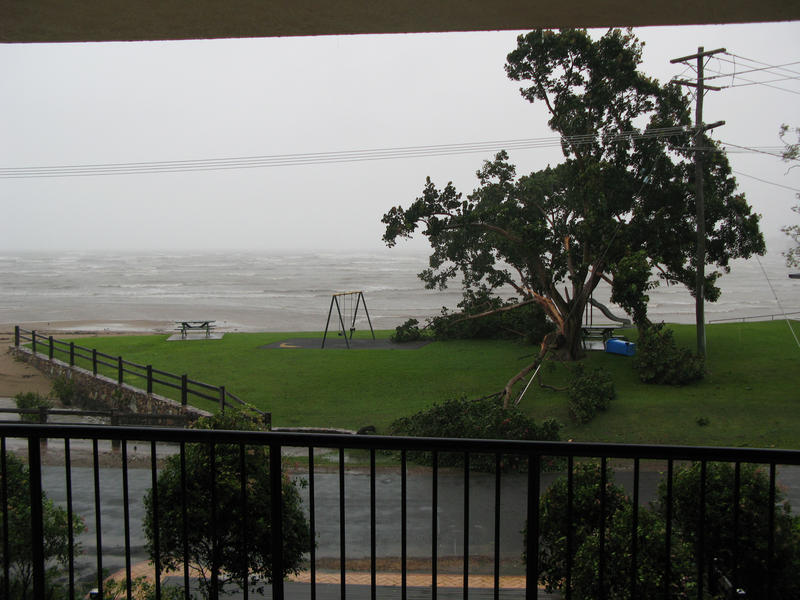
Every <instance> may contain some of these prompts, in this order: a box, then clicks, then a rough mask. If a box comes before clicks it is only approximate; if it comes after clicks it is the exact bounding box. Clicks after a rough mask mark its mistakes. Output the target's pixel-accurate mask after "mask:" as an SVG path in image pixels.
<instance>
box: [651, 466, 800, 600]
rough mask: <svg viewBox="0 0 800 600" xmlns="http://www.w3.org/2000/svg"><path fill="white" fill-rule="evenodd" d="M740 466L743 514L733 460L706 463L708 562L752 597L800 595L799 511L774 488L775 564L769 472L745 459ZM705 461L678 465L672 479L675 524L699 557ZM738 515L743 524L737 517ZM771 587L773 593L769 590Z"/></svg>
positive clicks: (662, 492) (662, 502)
mask: <svg viewBox="0 0 800 600" xmlns="http://www.w3.org/2000/svg"><path fill="white" fill-rule="evenodd" d="M740 468H741V471H740V491H739V503H738V505H739V506H738V515H737V514H735V512H736V502H735V481H736V473H735V468H734V466H733V465H731V464H730V463H707V464H706V474H705V482H706V483H705V487H706V489H705V498H706V501H705V527H704V531H703V534H704V543H703V555H702V558H703V564H705V565H706V568H711V566H712V565H713V564H714V561H715V560H716V561H717V562H716V564H717V568H718V569H719V570H720V571H721V572H722V574H723V575H725V576H726V577H727V578H728V579H729V580H731V581H732V582H734V583H735V585H736V587H739V588H742V589H743V590H744V591H745V592H746V593H747V598H750V599H760V598H768V597H769V598H772V599H775V600H787V599H789V598H800V516H797V515H793V514H792V509H791V506H790V505H789V502H788V501H787V500H786V496H785V493H784V492H783V491H782V490H781V489H780V488H779V487H778V488H777V489H776V491H775V494H776V495H775V505H774V509H775V513H774V519H775V521H774V523H775V539H774V544H775V545H774V554H773V561H772V568H771V570H770V569H769V565H768V561H767V556H768V548H769V520H770V514H769V513H770V496H769V474H768V473H767V472H766V470H765V469H763V468H760V467H758V466H756V465H752V464H747V463H743V464H742V465H741V467H740ZM701 472H702V467H701V464H700V463H694V464H692V465H686V466H679V467H677V468H676V469H675V476H674V480H673V484H672V497H673V511H674V515H675V527H676V530H677V532H678V534H679V535H680V536H681V537H683V538H684V539H685V540H686V542H687V543H688V544H689V545H690V547H691V548H692V550H693V552H694V560H695V561H696V562H698V561H699V559H700V543H699V541H700V536H699V523H700V509H701V506H700V498H701V494H700V482H701ZM666 492H667V490H666V483H665V482H662V484H661V485H660V487H659V506H660V509H661V512H662V513H665V512H666V497H667V493H666ZM737 520H738V527H737V528H734V523H735V522H736V521H737ZM768 590H769V593H768Z"/></svg>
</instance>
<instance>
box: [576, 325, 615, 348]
mask: <svg viewBox="0 0 800 600" xmlns="http://www.w3.org/2000/svg"><path fill="white" fill-rule="evenodd" d="M618 328H619V326H615V325H584V326H583V327H582V328H581V329H582V333H583V347H584V348H586V341H587V340H590V339H595V340H603V346H605V345H606V342H607V341H608V340H609V339H611V338H612V337H614V330H615V329H618Z"/></svg>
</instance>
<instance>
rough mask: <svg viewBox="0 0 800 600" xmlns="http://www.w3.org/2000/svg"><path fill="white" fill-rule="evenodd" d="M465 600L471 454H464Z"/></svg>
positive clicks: (467, 595) (467, 573)
mask: <svg viewBox="0 0 800 600" xmlns="http://www.w3.org/2000/svg"><path fill="white" fill-rule="evenodd" d="M463 568H464V587H463V592H464V600H468V598H469V452H464V567H463Z"/></svg>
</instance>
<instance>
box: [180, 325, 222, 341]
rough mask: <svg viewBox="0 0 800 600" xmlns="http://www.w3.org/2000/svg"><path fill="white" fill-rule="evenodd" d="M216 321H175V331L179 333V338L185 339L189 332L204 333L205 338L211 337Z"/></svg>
mask: <svg viewBox="0 0 800 600" xmlns="http://www.w3.org/2000/svg"><path fill="white" fill-rule="evenodd" d="M214 323H216V321H175V324H176V325H177V327H176V329H177V330H178V331H180V332H181V337H184V338H185V337H186V334H187V333H189V332H190V331H205V332H206V337H208V336H210V335H211V330H212V329H214Z"/></svg>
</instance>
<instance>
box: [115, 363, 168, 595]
mask: <svg viewBox="0 0 800 600" xmlns="http://www.w3.org/2000/svg"><path fill="white" fill-rule="evenodd" d="M120 364H122V361H121V359H120ZM150 483H151V485H152V486H153V487H152V494H153V495H152V498H153V567H154V568H155V586H156V590H155V591H156V598H161V546H160V533H161V532H160V531H159V528H158V457H157V456H156V442H155V440H152V441H151V442H150Z"/></svg>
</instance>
